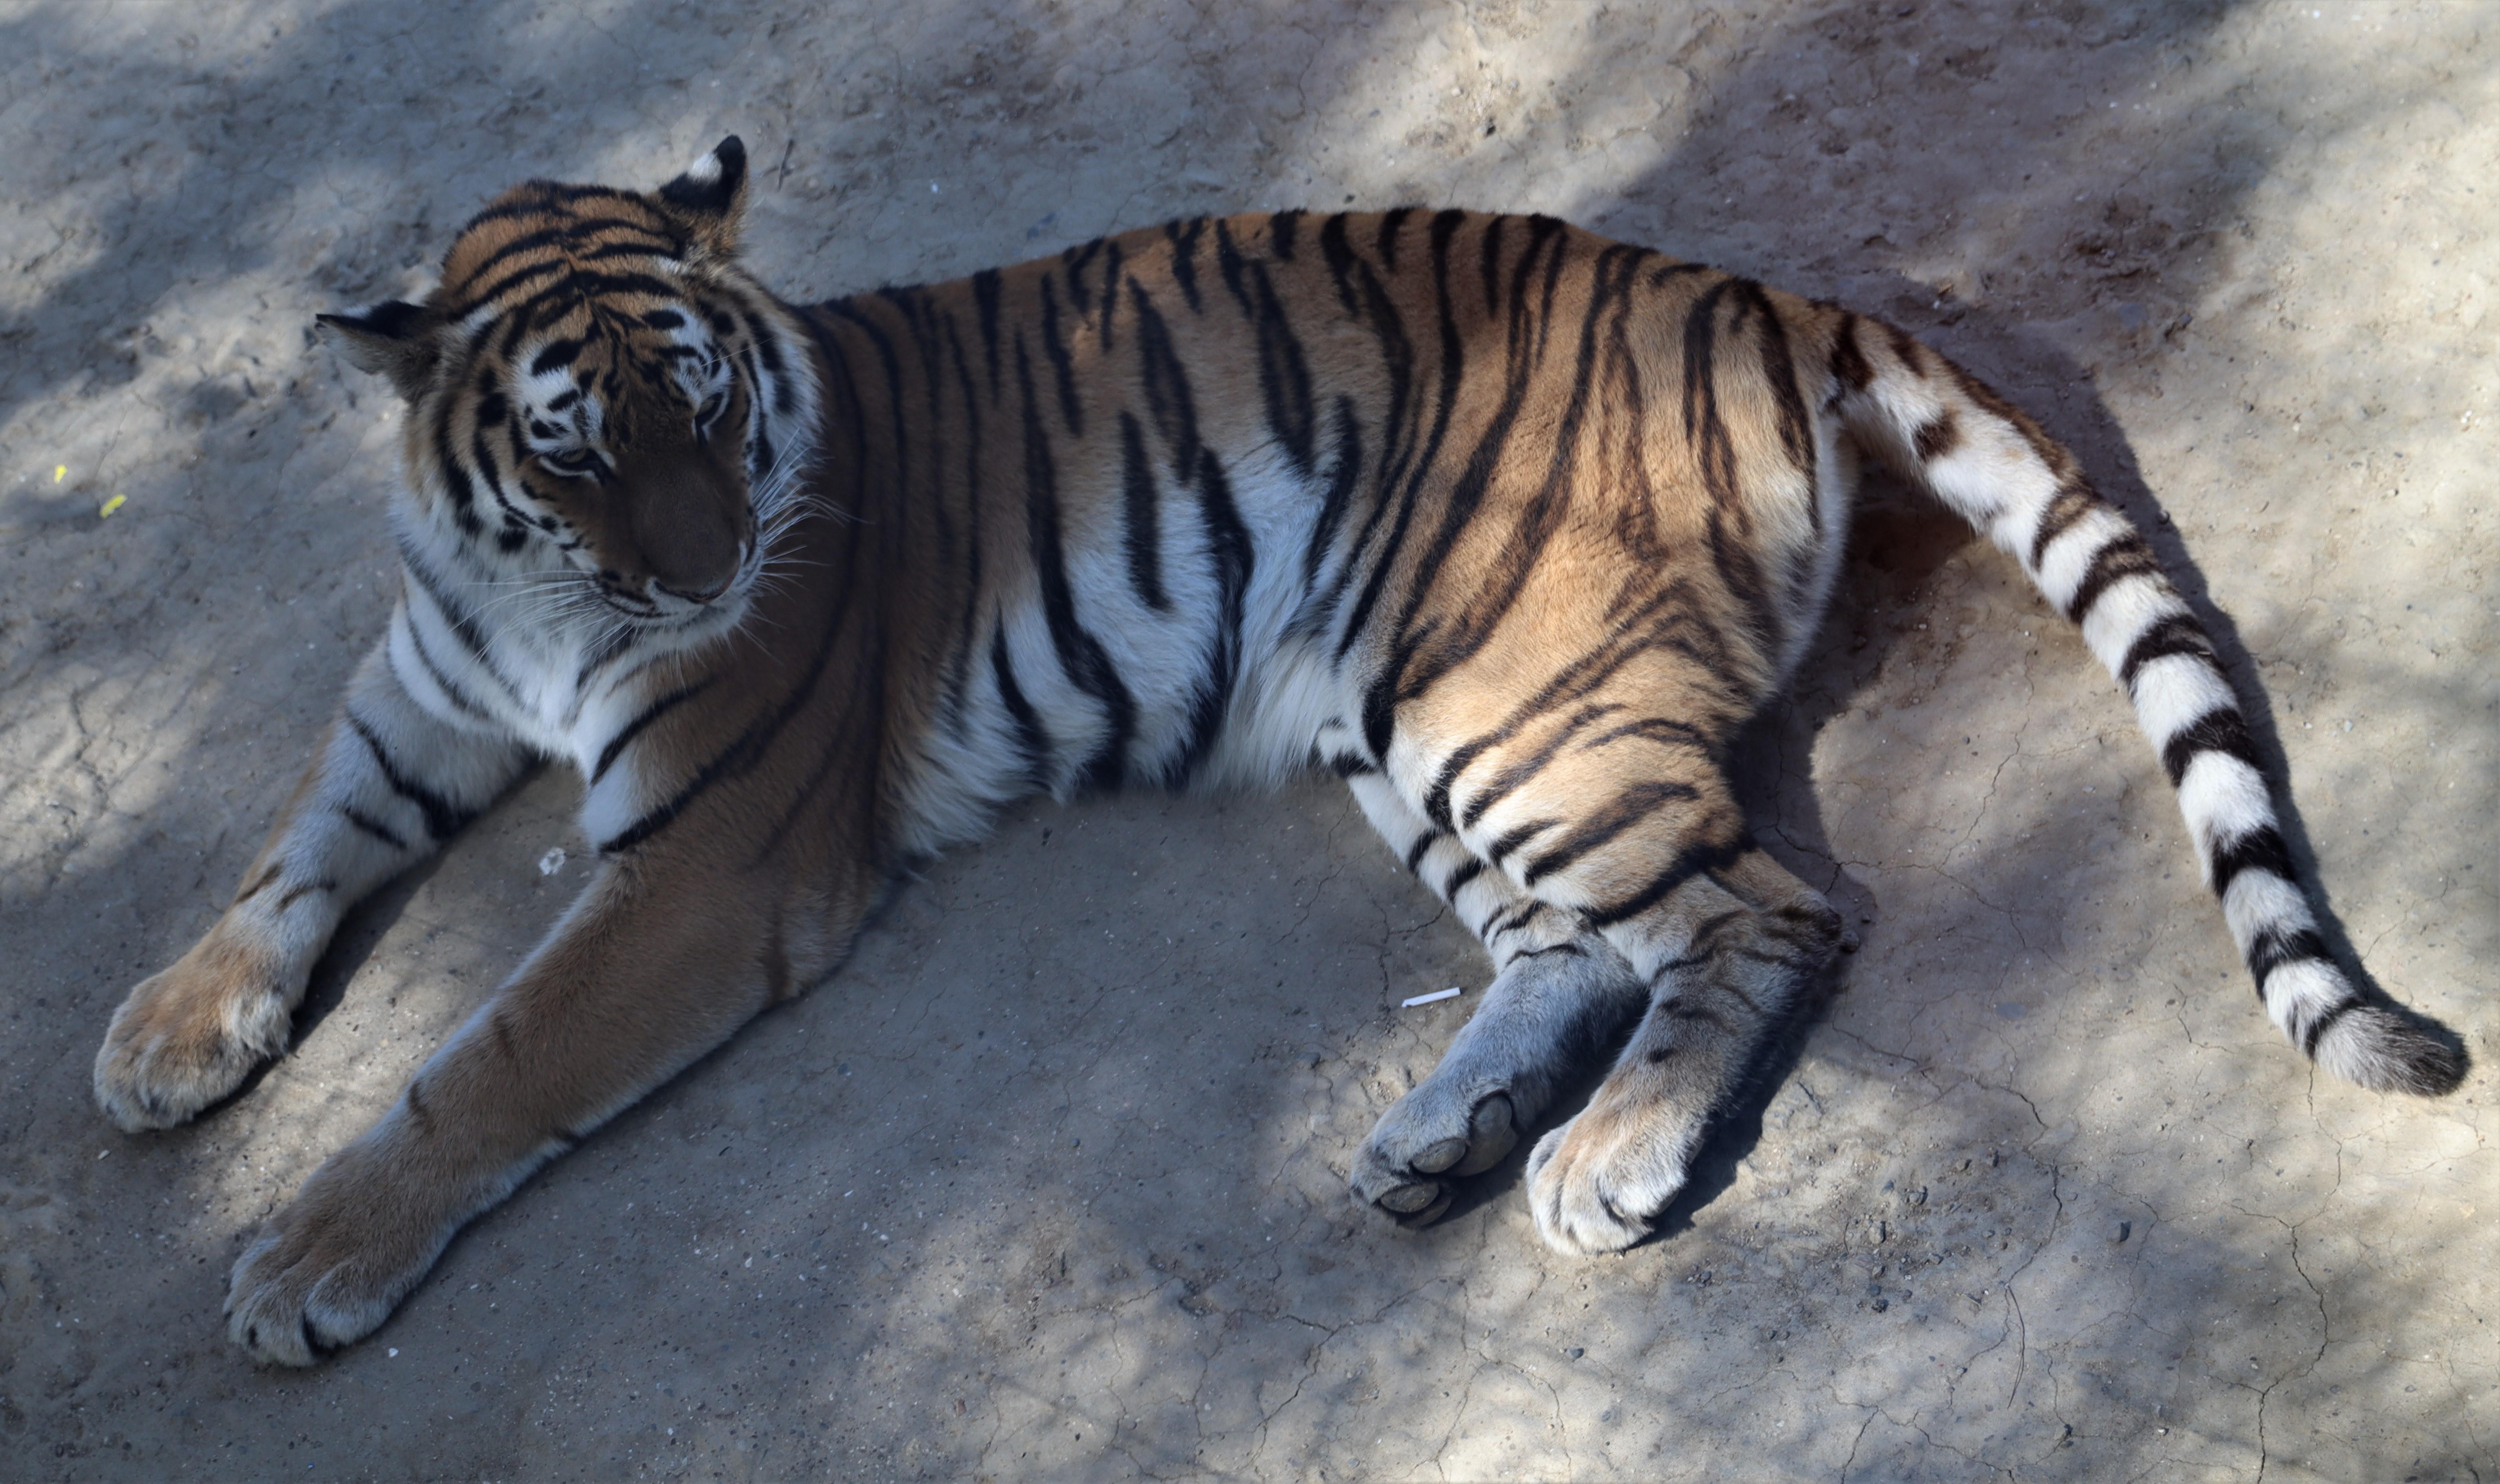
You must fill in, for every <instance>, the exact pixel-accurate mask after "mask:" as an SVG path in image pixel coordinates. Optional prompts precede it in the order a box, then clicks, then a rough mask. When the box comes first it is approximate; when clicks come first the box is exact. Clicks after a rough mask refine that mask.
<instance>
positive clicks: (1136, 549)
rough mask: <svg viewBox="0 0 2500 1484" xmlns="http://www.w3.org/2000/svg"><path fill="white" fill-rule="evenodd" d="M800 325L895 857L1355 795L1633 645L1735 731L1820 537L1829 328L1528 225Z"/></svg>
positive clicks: (1239, 244) (1173, 268)
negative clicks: (1176, 810)
mask: <svg viewBox="0 0 2500 1484" xmlns="http://www.w3.org/2000/svg"><path fill="white" fill-rule="evenodd" d="M808 317H809V319H810V321H811V324H812V325H813V326H814V327H815V328H816V331H817V333H818V335H819V337H820V339H821V342H822V343H823V345H824V346H825V350H824V353H825V357H826V360H827V363H828V364H829V365H830V366H832V367H833V368H834V372H833V375H832V376H831V377H830V378H829V386H830V387H831V391H830V392H829V395H830V396H831V397H832V398H833V399H835V401H836V402H837V403H840V402H842V401H843V400H845V399H849V400H850V401H851V402H852V404H853V405H854V406H855V407H856V409H857V411H856V412H854V413H853V414H852V415H851V416H850V417H848V418H847V419H839V418H838V419H837V421H838V422H844V423H846V424H847V425H848V426H850V427H855V428H857V429H860V430H863V435H864V436H863V437H862V439H861V444H860V445H859V446H858V447H856V448H854V449H850V450H846V456H847V457H849V458H851V459H853V460H856V461H857V464H856V468H857V469H858V471H859V472H858V473H856V474H853V475H851V476H849V477H848V478H846V479H845V480H844V481H843V482H844V484H845V487H846V488H856V489H859V490H862V491H869V492H872V494H870V495H868V496H866V497H865V498H867V499H868V500H869V501H871V502H872V503H869V504H864V505H859V506H857V507H854V506H852V505H851V504H849V503H847V502H846V501H845V500H844V499H843V497H841V496H837V503H838V504H840V505H842V507H843V509H844V510H845V511H847V512H849V513H852V514H855V515H856V516H858V517H859V518H860V519H862V520H864V521H866V522H867V523H868V525H869V526H870V527H871V528H872V529H874V530H877V531H881V532H883V533H885V534H884V535H882V536H880V537H877V538H874V539H875V540H877V541H879V542H880V543H881V544H883V546H884V549H885V555H884V556H883V557H881V558H880V563H879V565H880V566H883V567H886V569H887V570H890V571H891V572H893V573H895V574H897V577H896V579H895V580H897V581H898V583H899V585H900V588H901V591H900V592H899V593H898V595H897V599H896V602H895V604H894V608H893V613H894V618H893V622H894V623H895V626H896V627H895V631H894V637H893V640H892V643H891V649H892V653H893V655H894V657H895V660H896V663H897V666H898V669H897V672H896V676H895V687H894V689H893V690H891V691H890V692H889V697H890V699H889V704H888V714H889V715H891V716H893V717H894V718H895V720H896V722H897V732H896V735H895V737H894V738H892V739H891V740H890V746H891V748H892V750H893V752H894V754H895V762H894V766H895V767H896V770H897V772H898V773H899V774H901V775H902V776H903V778H904V779H905V780H906V781H904V782H902V783H901V785H900V787H901V792H902V796H903V797H902V802H901V805H900V808H899V814H900V816H901V817H900V818H899V820H898V830H899V832H900V833H901V835H902V836H903V838H905V839H906V840H908V841H912V842H913V843H914V844H919V845H929V846H934V845H937V844H939V843H944V842H949V841H954V840H960V839H963V838H967V837H969V836H970V835H972V834H976V833H977V832H978V830H979V829H980V828H981V826H982V824H983V823H984V822H985V821H986V819H987V817H988V809H989V808H992V807H994V806H995V805H996V804H998V803H1000V802H1003V801H1004V800H1006V799H1009V798H1013V797H1015V796H1017V795H1020V794H1023V793H1026V792H1031V791H1034V790H1036V789H1040V790H1043V791H1048V792H1054V793H1060V794H1066V793H1068V792H1069V791H1070V790H1073V789H1076V788H1079V787H1083V786H1088V785H1113V784H1118V783H1122V782H1132V781H1134V782H1147V783H1161V784H1167V785H1168V784H1177V783H1187V782H1191V781H1194V780H1199V779H1201V778H1220V779H1227V780H1235V781H1240V780H1266V779H1272V778H1274V777H1276V776H1278V775H1281V774H1284V773H1286V772H1289V771H1292V770H1295V769H1299V768H1301V767H1304V766H1307V765H1309V764H1310V763H1311V762H1313V761H1317V762H1319V763H1321V764H1322V765H1325V766H1334V767H1337V768H1338V769H1339V771H1341V772H1350V771H1359V770H1363V769H1371V768H1377V767H1380V766H1382V765H1383V764H1384V763H1385V762H1386V761H1387V760H1388V758H1389V756H1390V753H1391V750H1392V748H1391V742H1392V737H1391V733H1392V732H1393V731H1394V726H1393V725H1392V720H1391V718H1392V716H1393V714H1394V713H1396V712H1397V711H1398V709H1399V708H1401V707H1411V706H1415V705H1418V704H1419V703H1420V704H1424V705H1428V706H1432V707H1439V708H1442V709H1451V710H1459V709H1465V708H1468V707H1483V706H1488V705H1490V706H1496V707H1500V706H1502V705H1503V702H1502V698H1503V697H1504V696H1505V695H1506V694H1508V693H1509V692H1512V691H1515V690H1517V689H1518V688H1519V686H1520V684H1521V683H1522V677H1524V676H1530V675H1531V674H1534V673H1536V672H1538V671H1540V670H1541V671H1544V672H1547V674H1546V675H1545V676H1542V677H1541V678H1543V679H1552V678H1554V677H1555V676H1556V675H1558V674H1559V673H1560V672H1561V671H1562V669H1564V668H1566V667H1567V666H1569V665H1570V664H1572V663H1575V662H1582V661H1586V660H1587V659H1589V657H1590V656H1591V654H1592V652H1593V643H1592V641H1593V640H1595V639H1596V638H1597V637H1598V636H1603V635H1606V634H1608V633H1609V631H1610V630H1612V629H1614V628H1617V627H1619V626H1621V625H1623V624H1625V623H1627V622H1628V623H1630V624H1631V625H1633V626H1634V628H1635V630H1637V631H1638V632H1639V633H1640V634H1642V635H1644V636H1646V637H1645V639H1644V640H1643V641H1642V643H1641V646H1642V647H1643V649H1644V650H1646V651H1651V652H1654V653H1656V654H1657V655H1658V658H1657V659H1656V660H1654V661H1647V663H1651V664H1652V666H1653V669H1654V671H1655V674H1654V675H1653V676H1651V679H1650V683H1651V684H1653V685H1674V686H1676V687H1678V701H1677V705H1678V707H1679V709H1683V710H1685V711H1687V712H1688V713H1689V714H1691V715H1692V717H1693V718H1694V721H1695V723H1696V724H1697V725H1700V726H1702V727H1703V728H1704V729H1705V730H1708V731H1710V732H1711V733H1712V734H1713V735H1714V736H1716V735H1722V734H1724V733H1725V732H1726V731H1727V730H1729V729H1732V727H1733V726H1735V725H1737V724H1740V723H1741V722H1742V721H1743V720H1744V719H1745V717H1747V716H1749V715H1750V714H1751V713H1752V712H1753V711H1754V710H1755V709H1758V708H1759V706H1760V703H1761V702H1762V700H1763V699H1764V698H1765V697H1766V696H1767V695H1768V694H1770V692H1771V691H1772V690H1773V689H1774V688H1775V687H1776V685H1777V683H1778V681H1779V679H1780V677H1781V676H1784V675H1785V674H1786V672H1787V671H1788V670H1789V669H1790V668H1791V667H1793V664H1794V662H1795V659H1796V658H1797V656H1798V654H1799V653H1800V652H1801V650H1802V646H1803V644H1804V643H1805V642H1806V640H1807V639H1808V638H1809V637H1810V636H1811V633H1812V631H1813V627H1814V624H1815V622H1816V621H1817V616H1818V611H1819V608H1820V605H1821V603H1822V600H1823V597H1824V595H1825V593H1826V591H1827V589H1828V586H1829V582H1830V577H1831V574H1832V571H1833V570H1834V566H1835V564H1836V561H1837V558H1838V555H1839V552H1840V550H1841V547H1842V544H1843V542H1844V540H1845V535H1846V530H1847V519H1848V494H1849V487H1850V477H1851V474H1852V473H1853V470H1852V468H1851V464H1850V460H1849V457H1848V451H1847V450H1846V449H1845V448H1842V447H1840V446H1838V445H1836V443H1835V442H1834V440H1833V439H1832V437H1831V432H1832V430H1831V428H1830V427H1829V426H1827V425H1826V426H1821V427H1818V426H1817V424H1816V421H1815V419H1814V418H1813V417H1812V416H1811V414H1810V412H1809V406H1808V401H1809V399H1826V398H1828V396H1829V395H1830V392H1831V376H1830V373H1829V370H1828V366H1829V361H1830V350H1831V347H1832V345H1833V340H1834V335H1835V333H1836V326H1837V325H1838V324H1839V322H1840V316H1839V315H1838V314H1837V313H1835V312H1830V311H1825V310H1820V309H1817V308H1815V307H1813V306H1810V305H1807V304H1804V303H1802V302H1801V301H1797V300H1794V299H1792V298H1788V297H1787V296H1784V295H1776V294H1774V293H1772V292H1770V291H1767V290H1763V289H1761V288H1760V287H1758V286H1756V285H1753V284H1750V283H1746V282H1743V281H1742V280H1733V279H1729V278H1727V277H1726V276H1725V275H1719V274H1715V273H1711V272H1708V271H1707V270H1703V269H1700V268H1698V267H1697V266H1695V265H1692V264H1685V263H1678V262H1675V261H1673V260H1671V259H1667V258H1664V257H1662V256H1661V255H1659V254H1656V253H1653V252H1650V251H1648V250H1646V249H1643V248H1638V247H1627V246H1625V245H1622V244H1615V243H1610V242H1607V241H1605V240H1603V239H1600V238H1596V237H1594V236H1592V235H1590V234H1588V233H1585V232H1582V231H1579V230H1578V229H1576V228H1572V227H1569V226H1566V225H1565V224H1563V223H1562V222H1559V221H1555V220H1553V219H1551V218H1534V217H1529V218H1522V217H1501V216H1483V215H1472V214H1464V213H1458V212H1446V213H1440V214H1430V215H1428V214H1422V213H1408V212H1398V213H1390V214H1381V215H1353V214H1347V215H1337V216H1332V217H1329V218H1326V219H1325V220H1319V221H1313V220H1310V219H1308V218H1305V217H1303V216H1301V215H1300V214H1294V213H1287V214H1277V215H1272V216H1244V217H1234V218H1226V219H1219V220H1199V221H1191V222H1176V223H1172V224H1170V225H1168V226H1165V227H1162V228H1157V229H1149V230H1146V231H1140V232H1133V233H1129V234H1126V235H1124V236H1122V237H1118V238H1113V239H1107V240H1102V241H1098V242H1094V243H1089V244H1086V245H1083V246H1081V247H1072V248H1070V249H1069V250H1068V251H1066V252H1064V253H1062V254H1060V255H1058V256H1057V257H1055V258H1049V259H1044V260H1040V261H1037V262H1034V263H1028V264H1024V265H1021V266H1019V267H1017V268H1013V269H1008V270H1003V271H1000V272H994V273H988V274H983V275H980V276H978V277H976V278H974V279H970V280H964V281H961V282H957V283H950V284H941V285H937V286H935V287H928V288H909V289H894V290H884V291H880V292H878V293H875V294H871V295H864V296H861V297H859V298H856V299H851V300H843V301H837V302H835V303H833V304H829V305H824V306H818V307H816V308H814V309H812V310H810V311H809V312H808ZM1722 341H1727V342H1729V343H1730V344H1731V345H1732V346H1733V348H1732V349H1731V348H1727V347H1726V346H1722V345H1721V344H1720V342H1722ZM1696 357H1697V358H1698V360H1699V362H1700V363H1701V364H1703V365H1712V364H1713V363H1715V362H1722V361H1724V364H1722V365H1719V366H1718V367H1717V369H1716V370H1715V372H1714V374H1713V376H1712V378H1711V382H1710V385H1709V386H1708V387H1707V388H1706V392H1705V395H1704V396H1703V398H1702V399H1700V400H1699V401H1697V402H1696V401H1694V400H1693V399H1690V398H1688V397H1687V396H1686V395H1685V394H1684V393H1683V392H1682V391H1681V390H1680V389H1679V388H1680V387H1681V386H1682V385H1683V384H1684V381H1685V379H1686V378H1687V377H1688V376H1689V375H1690V374H1691V371H1692V367H1693V365H1694V361H1695V358H1696ZM938 430H952V434H951V436H949V434H947V433H944V432H940V431H938ZM941 445H954V446H960V448H961V449H962V451H961V452H959V453H956V454H955V455H954V456H951V457H947V456H934V455H933V454H932V452H931V451H929V450H932V449H935V448H937V447H939V446H941ZM844 456H845V453H835V454H832V455H829V457H831V458H833V459H834V460H835V461H836V464H837V467H839V460H840V459H841V458H842V457H844ZM905 574H908V576H904V575H905ZM1644 626H1645V627H1644ZM1669 630H1672V632H1673V642H1674V644H1675V645H1677V646H1678V647H1674V648H1672V649H1671V650H1670V649H1667V648H1665V647H1664V645H1663V641H1662V639H1661V636H1663V635H1665V634H1666V633H1667V632H1668V631H1669ZM1669 653H1671V654H1673V655H1676V656H1681V657H1683V658H1682V660H1681V661H1675V660H1668V659H1666V658H1665V656H1666V655H1667V654H1669ZM1626 662H1627V663H1632V664H1641V663H1644V662H1645V661H1644V660H1643V659H1641V658H1640V657H1638V656H1633V657H1631V658H1629V659H1628V660H1627V661H1626ZM1471 693H1473V699H1469V700H1461V699H1460V698H1462V697H1467V696H1469V695H1470V694H1471ZM975 760H978V761H975Z"/></svg>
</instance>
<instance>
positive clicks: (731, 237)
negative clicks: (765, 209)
mask: <svg viewBox="0 0 2500 1484" xmlns="http://www.w3.org/2000/svg"><path fill="white" fill-rule="evenodd" d="M660 209H661V210H662V211H665V212H667V213H668V214H670V215H671V216H674V217H675V218H676V219H677V220H678V221H679V222H681V223H683V224H684V226H685V228H686V230H687V232H688V233H690V234H691V235H692V236H693V238H694V241H695V246H696V248H697V249H698V250H699V251H701V252H703V253H705V254H707V255H708V256H713V257H720V258H729V257H735V256H736V255H737V253H738V233H739V228H740V226H741V225H742V224H743V221H744V217H745V215H746V146H745V145H744V144H742V143H740V140H739V137H738V136H737V135H735V134H732V135H731V136H729V137H728V138H727V139H724V140H722V141H721V142H720V143H719V144H716V145H714V146H712V147H711V152H710V153H709V154H707V155H705V156H704V157H703V158H702V159H699V160H697V161H695V162H694V163H693V164H691V165H689V166H687V167H686V173H685V174H684V175H681V176H679V177H677V178H676V179H675V180H674V181H670V182H669V183H668V184H666V185H663V186H661V187H660Z"/></svg>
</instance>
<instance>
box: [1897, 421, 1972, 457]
mask: <svg viewBox="0 0 2500 1484" xmlns="http://www.w3.org/2000/svg"><path fill="white" fill-rule="evenodd" d="M1960 446H1961V425H1960V424H1959V423H1957V422H1956V421H1954V414H1953V412H1951V411H1950V410H1948V411H1946V412H1939V413H1937V414H1936V415H1935V416H1933V417H1931V418H1929V419H1928V420H1926V421H1925V422H1923V423H1921V424H1919V431H1918V432H1917V433H1915V434H1912V435H1911V438H1910V447H1911V449H1912V451H1914V452H1916V453H1917V454H1918V456H1919V461H1920V462H1921V463H1927V464H1932V463H1934V462H1935V461H1936V460H1937V459H1940V458H1943V457H1944V456H1945V455H1946V454H1948V453H1951V452H1953V451H1954V449H1956V448H1958V447H1960Z"/></svg>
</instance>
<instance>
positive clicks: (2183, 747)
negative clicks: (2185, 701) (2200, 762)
mask: <svg viewBox="0 0 2500 1484" xmlns="http://www.w3.org/2000/svg"><path fill="white" fill-rule="evenodd" d="M2199 752H2223V753H2228V754H2229V755H2230V756H2232V757H2235V758H2238V759H2239V760H2240V761H2241V762H2243V763H2246V764H2248V765H2249V766H2250V767H2251V768H2253V769H2255V770H2256V771H2257V775H2258V776H2260V777H2262V776H2264V775H2265V766H2264V764H2262V763H2261V762H2259V761H2258V759H2257V744H2256V741H2255V739H2253V738H2252V737H2250V736H2249V724H2248V722H2247V721H2246V720H2245V719H2244V718H2242V716H2241V715H2240V709H2239V708H2238V707H2236V706H2232V705H2228V704H2225V705H2222V706H2218V707H2216V708H2214V709H2212V710H2210V711H2207V712H2206V713H2205V714H2204V715H2202V716H2199V717H2197V718H2196V719H2195V720H2194V721H2191V722H2189V723H2187V725H2186V726H2184V727H2181V728H2180V729H2179V730H2178V731H2177V732H2175V733H2173V734H2172V735H2171V737H2170V740H2169V741H2167V742H2163V743H2162V744H2161V768H2162V771H2163V772H2164V773H2167V774H2169V775H2170V786H2171V787H2173V788H2177V787H2178V786H2179V780H2180V779H2181V778H2183V777H2186V776H2187V765H2188V764H2189V763H2190V762H2193V761H2194V760H2195V757H2196V754H2197V753H2199Z"/></svg>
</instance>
